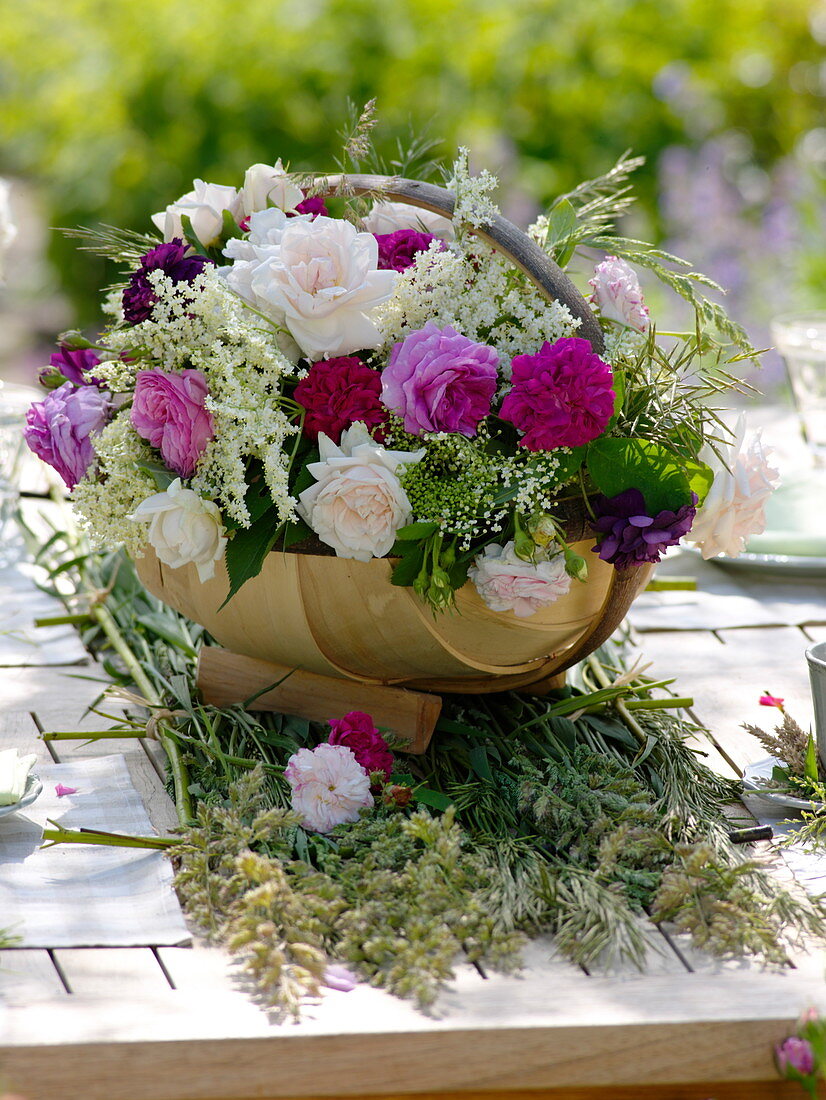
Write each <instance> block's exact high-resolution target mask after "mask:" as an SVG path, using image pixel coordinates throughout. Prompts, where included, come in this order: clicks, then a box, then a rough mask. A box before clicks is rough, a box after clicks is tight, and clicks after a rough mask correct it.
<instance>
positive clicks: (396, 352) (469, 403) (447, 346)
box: [381, 321, 499, 436]
mask: <svg viewBox="0 0 826 1100" xmlns="http://www.w3.org/2000/svg"><path fill="white" fill-rule="evenodd" d="M498 366H499V356H498V355H497V353H496V349H495V348H491V347H488V346H487V344H475V343H474V342H473V341H472V340H468V338H467V337H466V336H462V335H461V334H460V333H458V332H456V330H455V329H452V328H451V327H450V325H448V326H447V327H446V328H443V329H440V328H437V327H436V325H435V323H434V322H433V321H429V322H428V323H427V324H426V325H425V327H424V328H423V329H420V330H419V331H418V332H414V333H412V334H411V335H410V336H408V337H407V338H406V339H405V340H404V341H403V342H402V343H400V344H396V345H395V347H394V348H393V351H392V352H391V355H390V362H389V363H388V365H387V366H386V367H385V369H384V372H383V373H382V376H381V390H382V399H383V401H384V403H385V405H386V406H387V408H388V409H390V410H392V411H393V412H395V413H398V415H399V416H401V417H403V418H404V430H405V431H406V432H410V434H411V435H421V434H422V432H459V433H461V435H468V436H470V435H476V429H477V428H478V426H479V421H480V420H483V419H484V417H486V416H487V415H488V413H489V412H490V404H491V401H492V399H493V395H494V393H495V392H496V379H497V369H498Z"/></svg>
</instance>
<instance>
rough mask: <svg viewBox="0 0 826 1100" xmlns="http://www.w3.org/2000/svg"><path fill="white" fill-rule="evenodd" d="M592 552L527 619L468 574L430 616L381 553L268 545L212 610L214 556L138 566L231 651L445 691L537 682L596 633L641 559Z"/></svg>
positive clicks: (590, 643)
mask: <svg viewBox="0 0 826 1100" xmlns="http://www.w3.org/2000/svg"><path fill="white" fill-rule="evenodd" d="M587 545H588V544H581V545H579V547H578V548H579V549H580V550H586V549H587ZM590 564H591V569H592V574H591V576H590V577H589V580H588V583H587V584H577V583H576V582H574V583H573V584H572V586H571V591H570V592H569V594H568V595H567V596H564V597H562V598H561V599H560V600H558V601H557V602H556V603H554V604H552V605H551V606H550V607H548V608H543V609H542V610H541V611H539V612H538V613H537V614H536V615H535V616H532V617H531V618H530V619H518V618H517V617H516V616H515V615H514V614H513V613H512V612H492V611H490V610H488V608H486V607H485V605H484V604H483V603H482V601H481V599H480V597H479V595H478V593H477V592H476V590H475V588H474V587H473V586H472V585H470V584H468V585H465V586H464V587H463V588H462V589H461V590H460V592H459V593H458V605H459V614H444V615H439V616H437V617H434V616H433V614H432V613H431V612H430V611H429V610H428V609H427V608H426V607H424V605H423V604H422V603H421V601H420V600H419V599H418V597H417V596H416V595H415V594H414V592H413V590H412V589H408V588H398V587H395V586H394V585H392V584H391V583H390V570H391V563H390V562H388V561H385V560H383V559H374V560H373V561H370V562H358V561H350V560H348V559H344V558H335V557H327V556H321V555H311V554H284V553H281V552H275V553H271V554H269V555H268V556H267V560H266V561H265V563H264V568H263V569H262V571H261V573H260V574H259V575H258V576H257V577H254V578H253V579H252V580H250V581H248V582H247V583H246V584H245V585H244V586H243V588H242V589H241V590H240V592H238V593H237V595H236V596H235V597H233V599H232V600H231V601H230V602H229V604H228V605H227V606H226V607H224V608H223V609H222V610H220V611H219V610H218V608H219V607H220V605H221V603H222V601H223V598H224V596H225V594H226V592H227V587H228V581H227V577H226V572H225V570H224V569H223V567H220V568H219V570H217V571H216V575H215V577H214V578H213V579H212V580H210V581H207V582H206V583H205V584H204V583H201V582H200V581H199V580H198V574H197V571H196V570H195V568H194V566H191V565H190V566H184V567H183V568H179V569H170V568H169V567H168V566H165V565H164V564H163V563H162V562H160V561H159V560H158V559H157V557H156V556H155V554H154V552H153V551H151V550H150V551H148V552H147V553H146V555H145V556H144V557H143V558H140V559H139V560H138V562H137V568H138V574H139V576H140V578H141V580H142V581H143V583H144V585H145V586H146V587H147V588H148V589H149V591H150V592H151V593H152V594H153V595H155V596H157V597H158V598H159V599H161V600H163V601H164V602H165V603H167V604H169V605H170V606H172V607H174V608H175V609H176V610H177V611H180V612H181V613H182V614H184V615H187V616H188V617H189V618H191V619H194V620H195V621H196V622H199V623H201V624H202V625H203V626H204V627H205V628H206V629H207V630H208V631H209V633H210V634H212V636H213V637H214V638H215V639H216V641H217V642H219V643H220V644H221V645H222V646H224V647H225V648H226V649H229V650H231V651H232V652H233V653H239V654H243V655H245V656H248V657H257V658H259V659H261V660H267V661H271V662H273V663H275V664H280V665H286V666H288V667H290V668H302V669H304V670H305V671H307V672H316V673H319V674H320V675H325V676H333V677H337V678H340V679H345V680H357V681H359V682H361V683H372V684H398V685H404V686H408V687H417V688H426V689H428V690H433V691H447V692H450V691H501V690H504V689H505V688H507V687H520V686H524V685H529V684H534V683H538V682H540V681H542V680H544V679H547V678H549V677H551V676H553V675H555V674H556V673H558V672H560V671H561V670H562V669H563V668H566V667H568V666H569V665H570V664H571V663H572V660H576V659H578V658H577V657H576V656H575V655H576V654H577V653H579V652H580V651H584V653H587V652H590V651H591V650H592V649H593V648H595V647H596V646H597V645H599V644H600V643H601V642H602V641H603V640H604V638H605V637H607V636H608V635H609V634H610V633H611V632H612V631H613V630H614V629H615V627H616V626H617V625H618V624H619V623H620V622H621V620H622V618H623V617H624V615H625V614H626V612H627V610H628V607H629V606H630V604H631V601H632V600H633V598H634V596H635V595H636V593H637V591H638V590H639V587H640V586H641V585H642V584H644V583H645V581H646V580H647V577H648V575H649V573H650V570H647V569H641V570H634V571H632V573H633V575H632V576H629V575H628V574H627V573H626V574H622V573H617V572H616V571H615V570H614V569H613V568H612V567H611V566H607V565H605V563H604V562H599V561H597V562H594V563H590Z"/></svg>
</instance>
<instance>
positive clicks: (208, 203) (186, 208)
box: [152, 180, 243, 248]
mask: <svg viewBox="0 0 826 1100" xmlns="http://www.w3.org/2000/svg"><path fill="white" fill-rule="evenodd" d="M193 187H194V188H195V190H194V191H189V192H187V194H186V195H182V196H181V197H180V198H179V199H178V200H177V202H173V203H171V204H170V205H169V206H167V208H166V210H162V211H161V212H160V213H159V214H153V215H152V221H153V222H154V224H155V225H156V226H157V227H158V229H160V230H161V231H162V233H163V239H164V240H165V241H171V240H172V238H173V237H180V238H181V240H186V237H185V235H184V227H183V223H182V221H181V217H182V216H183V215H184V214H186V216H187V217H188V218H189V220H190V222H191V223H192V232H193V233H194V234H195V236H196V237H197V238H198V240H199V241H200V242H201V244H202V245H204V247H205V248H206V247H208V246H209V245H211V244H214V243H215V242H216V241H217V240H218V238H219V237H220V236H221V230H222V229H223V226H224V211H225V210H229V212H230V214H232V216H233V218H235V220H236V221H237V220H238V219H239V217H242V216H243V215H242V214H241V194H240V193H239V192H238V191H236V190H235V188H234V187H225V186H224V185H223V184H220V183H204V181H203V180H194V181H193Z"/></svg>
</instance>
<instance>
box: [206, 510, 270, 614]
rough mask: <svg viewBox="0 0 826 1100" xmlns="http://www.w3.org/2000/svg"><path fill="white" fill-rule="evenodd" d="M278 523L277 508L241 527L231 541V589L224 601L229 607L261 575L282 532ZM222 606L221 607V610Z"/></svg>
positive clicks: (228, 551)
mask: <svg viewBox="0 0 826 1100" xmlns="http://www.w3.org/2000/svg"><path fill="white" fill-rule="evenodd" d="M279 529H280V528H279V527H278V526H277V525H276V523H275V509H274V508H273V509H272V510H271V511H269V512H265V513H264V515H263V516H262V517H261V519H259V520H258V522H257V523H253V524H252V526H251V527H239V528H238V530H237V531H236V532H235V534H234V535H233V537H232V538H231V539H230V540H229V541H228V542H227V551H226V563H227V573H228V574H229V592H228V593H227V598H226V599H225V600H224V602H223V603H222V604H221V607H226V605H227V604H228V603H229V601H230V600H231V599H232V597H233V596H234V595H235V593H236V592H237V591H238V590H239V589H240V588H241V586H242V585H243V584H245V583H246V582H247V581H248V580H250V579H251V578H252V577H257V576H258V574H259V573H260V572H261V569H262V567H263V565H264V559H265V558H266V556H267V554H268V553H269V552H270V550H271V549H272V546H273V543H274V542H275V539H276V537H277V535H278V532H279ZM220 609H221V608H219V609H218V610H219V611H220Z"/></svg>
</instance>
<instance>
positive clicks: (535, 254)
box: [314, 174, 605, 354]
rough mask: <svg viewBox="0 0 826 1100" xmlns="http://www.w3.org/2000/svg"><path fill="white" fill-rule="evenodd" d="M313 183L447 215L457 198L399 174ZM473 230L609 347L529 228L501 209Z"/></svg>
mask: <svg viewBox="0 0 826 1100" xmlns="http://www.w3.org/2000/svg"><path fill="white" fill-rule="evenodd" d="M314 183H315V186H316V187H320V188H321V189H322V190H321V191H320V192H319V193H322V194H327V195H330V194H333V193H336V192H341V191H344V192H347V193H349V194H355V195H364V194H369V193H373V192H378V193H379V194H380V195H381V197H382V199H395V200H398V201H399V202H404V203H407V204H408V205H409V206H418V207H420V208H421V209H422V210H431V211H432V212H433V213H434V214H442V215H443V216H444V217H446V218H452V217H453V209H454V206H455V203H456V196H455V195H454V194H453V192H452V191H448V190H447V188H445V187H437V186H436V184H434V183H422V182H421V181H420V180H408V179H403V178H401V177H399V176H368V175H349V174H348V175H335V176H318V177H316V178H315V180H314ZM473 232H474V233H475V234H476V236H477V237H481V238H482V240H483V241H487V242H488V244H491V245H493V246H494V248H496V249H498V251H500V252H501V253H502V254H503V255H504V256H507V258H508V259H509V260H510V261H511V262H512V263H513V264H515V265H516V267H518V268H521V269H522V271H524V272H525V274H526V275H527V276H528V277H529V278H530V279H532V280H533V282H534V283H536V285H537V286H538V287H539V289H540V290H541V291H542V293H543V294H544V295H545V296H546V297H547V298H550V299H551V301H557V302H562V304H563V305H565V306H567V307H568V309H569V310H570V311H571V313H572V314H573V316H574V317H578V318H579V319H580V321H581V322H582V323H581V325H580V327H579V328H578V329H577V335H578V336H582V337H584V338H585V339H586V340H588V341H589V343H590V344H591V347H592V348H593V349H594V351H595V352H596V353H597V354H600V353H602V352H603V351H604V350H605V340H604V339H603V335H602V329H601V328H600V325H599V322H598V321H597V319H596V317H595V316H594V314H593V313H592V312H591V310H590V308H589V307H588V303H587V302H586V301H585V299H584V298H583V297H582V295H581V294H580V293H579V291H578V290H577V288H576V287H575V286H574V284H573V283H572V282H571V280H570V279H569V278H568V276H567V275H566V274H565V272H564V271H563V270H562V268H561V267H559V265H558V264H556V263H554V261H553V260H552V259H551V257H550V256H549V255H548V253H547V252H545V251H544V250H543V249H542V248H540V247H539V245H538V244H537V243H536V242H535V241H532V240H531V238H530V237H529V236H528V235H527V233H524V232H523V231H522V230H521V229H520V228H519V227H518V226H516V225H514V224H513V222H509V221H508V220H507V218H503V217H502V215H501V214H497V215H496V217H495V218H494V220H493V222H492V223H491V224H490V225H486V226H484V227H480V228H477V227H476V226H474V228H473Z"/></svg>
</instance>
